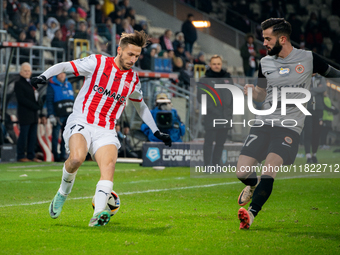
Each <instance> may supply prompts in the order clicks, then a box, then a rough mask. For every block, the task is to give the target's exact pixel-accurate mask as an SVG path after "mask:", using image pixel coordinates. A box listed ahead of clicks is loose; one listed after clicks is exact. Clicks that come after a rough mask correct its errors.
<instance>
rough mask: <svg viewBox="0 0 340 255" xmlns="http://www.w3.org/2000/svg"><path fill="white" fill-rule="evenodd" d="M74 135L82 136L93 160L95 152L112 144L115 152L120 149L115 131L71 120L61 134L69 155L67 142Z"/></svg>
mask: <svg viewBox="0 0 340 255" xmlns="http://www.w3.org/2000/svg"><path fill="white" fill-rule="evenodd" d="M74 134H82V135H83V136H84V138H85V140H86V142H87V150H88V152H89V153H90V154H91V157H92V158H93V159H94V155H95V153H96V151H97V150H98V149H99V148H100V147H103V146H105V145H109V144H113V145H115V146H116V147H117V150H118V149H119V148H120V142H119V140H118V136H117V133H116V130H115V129H113V130H109V129H106V128H103V127H99V126H95V125H90V124H88V123H83V122H81V121H78V120H72V121H70V122H67V124H66V126H65V130H64V132H63V137H64V141H65V148H66V151H67V153H70V149H69V140H70V138H71V136H72V135H74Z"/></svg>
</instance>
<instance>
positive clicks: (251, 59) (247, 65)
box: [240, 34, 260, 77]
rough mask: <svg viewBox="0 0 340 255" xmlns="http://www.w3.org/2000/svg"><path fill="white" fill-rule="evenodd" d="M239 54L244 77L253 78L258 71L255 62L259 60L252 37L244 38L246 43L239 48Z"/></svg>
mask: <svg viewBox="0 0 340 255" xmlns="http://www.w3.org/2000/svg"><path fill="white" fill-rule="evenodd" d="M240 53H241V57H242V61H243V70H244V74H245V76H248V77H253V76H254V73H255V71H256V70H257V69H258V63H257V60H258V59H259V58H260V54H259V52H258V50H257V47H256V44H255V43H254V35H252V34H248V35H247V36H246V42H245V43H244V44H243V46H242V47H241V49H240Z"/></svg>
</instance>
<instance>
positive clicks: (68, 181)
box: [59, 165, 77, 196]
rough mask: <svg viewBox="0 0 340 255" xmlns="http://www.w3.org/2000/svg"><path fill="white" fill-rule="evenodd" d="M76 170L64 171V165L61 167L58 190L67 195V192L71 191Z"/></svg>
mask: <svg viewBox="0 0 340 255" xmlns="http://www.w3.org/2000/svg"><path fill="white" fill-rule="evenodd" d="M76 174H77V171H75V172H74V173H72V174H71V173H69V172H67V171H66V168H65V165H64V167H63V176H62V177H61V184H60V188H59V192H60V193H61V194H62V195H64V196H67V195H68V194H70V193H71V190H72V187H73V184H74V179H75V178H76Z"/></svg>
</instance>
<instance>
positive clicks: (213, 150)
mask: <svg viewBox="0 0 340 255" xmlns="http://www.w3.org/2000/svg"><path fill="white" fill-rule="evenodd" d="M209 66H210V68H209V69H208V70H207V71H206V72H205V77H203V78H201V79H200V82H199V83H198V85H199V86H201V87H205V88H206V85H205V84H208V85H209V86H211V87H213V86H214V84H219V83H223V84H226V83H228V84H233V81H232V79H231V76H230V74H229V73H228V72H227V71H226V70H224V69H222V57H221V56H219V55H214V56H212V57H211V59H210V63H209ZM215 90H216V91H217V94H218V95H219V96H220V98H221V102H222V103H223V105H215V102H214V101H213V99H212V98H211V97H209V96H208V97H207V109H208V111H209V113H208V114H207V115H205V116H204V122H203V126H204V129H205V134H204V145H203V156H204V164H205V165H206V166H210V165H216V164H220V160H221V156H222V150H223V146H224V143H225V141H226V140H227V137H228V130H230V128H231V127H230V124H229V123H228V124H225V125H218V127H214V126H213V120H214V119H225V120H230V119H232V118H233V115H232V113H233V97H232V94H231V92H230V91H229V90H228V89H218V88H215ZM203 93H205V92H204V91H203V90H201V89H197V100H198V101H199V103H201V98H202V94H203ZM214 142H215V147H213V143H214Z"/></svg>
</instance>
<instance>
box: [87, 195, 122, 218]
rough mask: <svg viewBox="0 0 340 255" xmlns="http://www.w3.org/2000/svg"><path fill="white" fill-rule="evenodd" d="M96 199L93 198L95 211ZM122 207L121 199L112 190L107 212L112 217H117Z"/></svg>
mask: <svg viewBox="0 0 340 255" xmlns="http://www.w3.org/2000/svg"><path fill="white" fill-rule="evenodd" d="M94 197H95V196H93V198H92V207H93V209H94ZM119 207H120V199H119V196H118V194H117V193H116V192H115V191H114V190H112V191H111V194H110V196H109V199H108V200H107V205H106V208H105V209H106V210H107V211H108V212H109V213H110V214H111V216H113V215H115V214H116V213H117V212H118V210H119Z"/></svg>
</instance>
